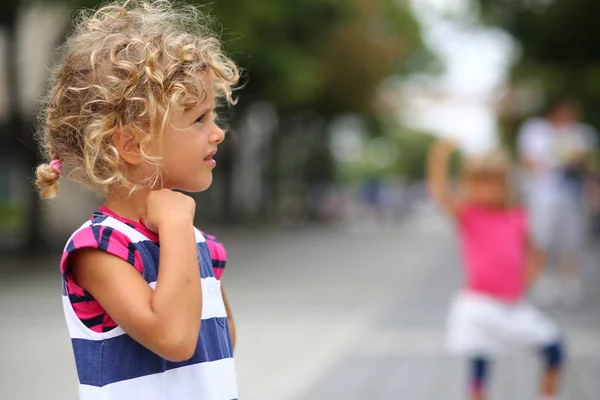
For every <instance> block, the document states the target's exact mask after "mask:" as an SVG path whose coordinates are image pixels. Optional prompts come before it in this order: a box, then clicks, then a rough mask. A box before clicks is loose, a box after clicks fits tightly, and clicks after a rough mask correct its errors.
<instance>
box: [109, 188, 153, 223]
mask: <svg viewBox="0 0 600 400" xmlns="http://www.w3.org/2000/svg"><path fill="white" fill-rule="evenodd" d="M149 193H150V189H142V190H139V191H137V192H135V193H133V194H129V193H111V194H109V195H108V196H107V197H106V201H105V202H104V207H106V208H108V209H110V210H111V211H113V212H114V213H115V214H117V215H119V216H121V217H123V218H127V219H130V220H133V221H138V220H139V219H140V218H141V217H142V216H144V215H145V214H146V198H147V197H148V194H149Z"/></svg>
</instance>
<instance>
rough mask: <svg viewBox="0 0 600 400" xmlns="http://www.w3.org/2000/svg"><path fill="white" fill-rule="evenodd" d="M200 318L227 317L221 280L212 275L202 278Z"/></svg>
mask: <svg viewBox="0 0 600 400" xmlns="http://www.w3.org/2000/svg"><path fill="white" fill-rule="evenodd" d="M200 281H201V282H202V319H209V318H219V317H227V311H226V310H225V304H224V303H223V295H222V294H221V281H219V280H217V279H216V278H214V277H209V278H202V279H201V280H200Z"/></svg>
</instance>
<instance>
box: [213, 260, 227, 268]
mask: <svg viewBox="0 0 600 400" xmlns="http://www.w3.org/2000/svg"><path fill="white" fill-rule="evenodd" d="M225 264H227V262H226V261H223V260H212V265H213V268H225Z"/></svg>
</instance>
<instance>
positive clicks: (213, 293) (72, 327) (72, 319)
mask: <svg viewBox="0 0 600 400" xmlns="http://www.w3.org/2000/svg"><path fill="white" fill-rule="evenodd" d="M200 282H201V284H202V319H209V318H226V317H227V311H226V309H225V304H224V303H223V297H222V295H221V282H220V281H218V280H217V279H216V278H214V277H209V278H202V279H201V280H200ZM149 285H150V287H151V288H152V289H154V288H156V282H150V283H149ZM62 300H63V308H64V310H65V318H66V320H67V328H68V329H69V334H70V335H71V338H73V339H87V340H103V339H110V338H113V337H117V336H121V335H124V334H125V331H123V329H121V327H119V326H117V327H116V328H114V329H112V330H110V331H108V332H94V331H92V330H91V329H90V328H88V327H87V326H85V324H84V323H83V322H81V320H80V319H79V317H78V316H77V314H75V310H74V309H73V305H72V304H71V301H70V300H69V297H68V296H62Z"/></svg>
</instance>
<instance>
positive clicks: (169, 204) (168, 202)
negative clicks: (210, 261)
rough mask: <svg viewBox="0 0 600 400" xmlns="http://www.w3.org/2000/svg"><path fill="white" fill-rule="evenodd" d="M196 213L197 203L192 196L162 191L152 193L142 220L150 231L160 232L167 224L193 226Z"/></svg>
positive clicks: (148, 198) (166, 190)
mask: <svg viewBox="0 0 600 400" xmlns="http://www.w3.org/2000/svg"><path fill="white" fill-rule="evenodd" d="M195 213H196V202H195V201H194V199H192V198H191V197H190V196H186V195H185V194H182V193H179V192H174V191H172V190H169V189H161V190H155V191H152V192H150V194H149V195H148V197H147V198H146V214H145V215H144V216H142V218H141V220H142V223H143V224H144V225H145V226H146V227H147V228H148V229H150V230H151V231H154V232H159V231H160V229H161V227H163V226H165V225H166V224H170V225H177V224H180V225H181V226H190V225H193V223H194V215H195Z"/></svg>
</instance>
